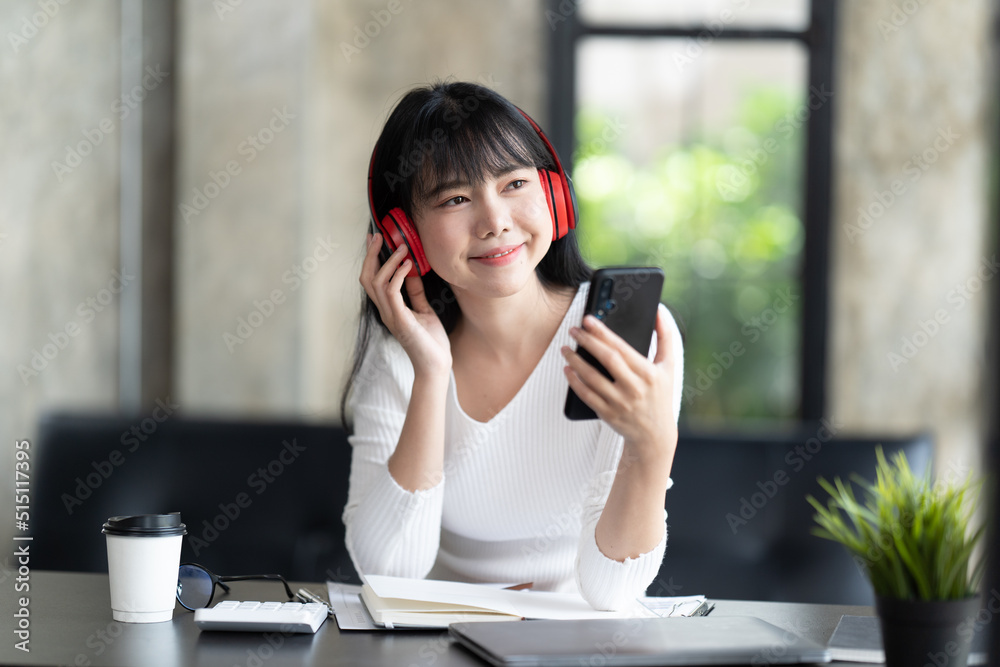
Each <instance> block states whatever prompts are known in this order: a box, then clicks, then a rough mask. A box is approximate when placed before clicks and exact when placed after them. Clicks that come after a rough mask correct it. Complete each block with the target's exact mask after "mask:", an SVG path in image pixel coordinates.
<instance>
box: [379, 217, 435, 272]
mask: <svg viewBox="0 0 1000 667" xmlns="http://www.w3.org/2000/svg"><path fill="white" fill-rule="evenodd" d="M376 226H377V227H378V229H379V231H380V232H381V233H382V238H383V239H384V240H385V244H386V245H387V246H389V250H390V251H395V250H396V248H398V247H399V246H401V245H405V246H406V247H407V250H408V251H409V252H408V253H407V256H408V257H409V258H410V260H411V261H412V262H413V266H411V267H410V272H409V273H408V274H407V275H409V276H414V277H416V276H423V275H425V274H426V273H427V272H428V271H430V270H431V265H430V264H429V263H428V262H427V257H426V256H425V255H424V246H423V244H422V243H420V237H419V236H418V235H417V228H416V227H414V225H413V222H412V221H411V220H410V218H409V217H408V216H407V215H406V213H404V212H403V209H401V208H398V207H397V208H394V209H392V210H391V211H389V212H388V213H387V214H386V215H385V217H384V218H382V219H381V220H377V221H376Z"/></svg>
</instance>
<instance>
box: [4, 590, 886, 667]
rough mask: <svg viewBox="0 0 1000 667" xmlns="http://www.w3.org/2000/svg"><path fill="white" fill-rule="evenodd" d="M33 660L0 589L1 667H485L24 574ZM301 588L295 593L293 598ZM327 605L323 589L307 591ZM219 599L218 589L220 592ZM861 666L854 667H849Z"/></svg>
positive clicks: (788, 609)
mask: <svg viewBox="0 0 1000 667" xmlns="http://www.w3.org/2000/svg"><path fill="white" fill-rule="evenodd" d="M30 577H31V578H30V584H31V590H30V592H29V593H28V595H30V598H31V603H30V607H29V609H30V612H31V616H30V618H31V626H30V632H31V639H30V648H31V652H30V653H25V652H23V651H20V650H18V649H16V648H15V647H14V644H15V642H16V641H17V638H16V637H15V635H14V633H13V630H14V623H13V621H14V618H13V613H14V611H15V609H16V607H15V604H16V603H15V598H16V597H20V596H21V595H24V594H23V593H15V592H14V580H13V578H12V577H11V578H8V579H7V580H6V581H4V582H2V583H0V586H2V588H3V592H2V594H0V617H2V619H3V620H2V627H3V632H0V638H2V639H0V641H2V645H0V665H121V666H128V667H157V666H159V665H163V666H170V667H174V666H178V665H183V666H185V667H189V666H192V665H205V666H206V667H207V666H211V667H219V666H225V667H229V666H230V665H237V666H241V667H265V666H266V667H282V666H284V665H350V666H351V667H359V666H361V665H378V666H383V665H384V666H395V665H400V666H402V667H409V666H411V665H416V666H419V667H431V666H434V667H438V666H445V667H450V666H453V665H466V666H472V665H476V666H482V665H483V664H485V663H483V662H481V661H479V660H478V659H477V658H476V657H474V656H473V655H472V654H470V653H468V652H466V651H465V650H464V649H462V648H461V647H459V646H454V645H452V642H451V640H450V639H449V637H448V635H447V633H445V632H440V631H432V632H431V631H428V632H424V631H397V632H343V633H342V632H340V630H339V629H338V628H337V623H336V621H335V620H334V619H332V618H331V619H329V620H328V621H327V622H326V623H324V624H323V626H322V627H321V628H320V629H319V632H317V633H316V634H315V635H281V634H278V633H261V634H258V633H236V632H201V631H200V630H199V629H198V628H197V626H195V624H194V618H193V617H194V614H193V613H192V612H189V611H186V610H184V609H182V608H181V607H180V606H179V605H178V606H177V608H176V610H175V612H174V618H173V621H171V622H169V623H150V624H128V623H118V622H117V621H114V620H113V619H112V618H111V602H110V594H109V591H108V577H107V575H103V574H87V573H79V572H51V571H37V572H31V575H30ZM300 585H303V584H294V583H293V584H292V588H293V590H295V589H297V588H298V587H299V586H300ZM304 585H305V586H306V587H307V588H309V589H310V590H312V591H314V592H317V593H321V594H322V595H323V597H326V586H325V585H323V584H304ZM231 586H232V593H231V596H230V599H243V600H265V599H276V595H278V594H279V593H280V592H281V587H280V585H279V584H276V583H274V582H257V581H247V582H235V583H233V584H231ZM219 592H220V593H221V590H220V591H219ZM712 613H713V614H719V615H723V614H725V615H746V616H756V617H758V618H761V619H763V620H765V621H768V622H769V623H772V624H774V625H776V626H778V627H781V628H784V629H786V630H790V631H792V632H794V633H796V634H798V635H801V636H803V637H807V638H809V639H812V640H813V641H816V642H819V643H822V644H825V643H826V641H827V640H828V639H829V637H830V635H831V634H832V633H833V629H834V628H835V627H836V625H837V622H838V621H839V620H840V616H841V615H842V614H856V615H870V614H871V613H872V609H871V607H851V606H841V605H815V604H793V603H785V602H744V601H737V600H720V601H717V606H716V609H715V611H714V612H712ZM854 664H857V663H854Z"/></svg>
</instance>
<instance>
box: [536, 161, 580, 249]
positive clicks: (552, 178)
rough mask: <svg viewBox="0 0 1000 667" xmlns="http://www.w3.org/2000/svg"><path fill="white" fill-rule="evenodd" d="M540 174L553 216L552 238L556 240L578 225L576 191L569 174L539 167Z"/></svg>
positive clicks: (546, 199)
mask: <svg viewBox="0 0 1000 667" xmlns="http://www.w3.org/2000/svg"><path fill="white" fill-rule="evenodd" d="M538 175H539V178H540V180H541V183H542V190H544V191H545V201H546V203H547V204H548V206H549V213H550V214H551V216H552V240H553V241H556V240H558V239H561V238H562V237H564V236H566V234H567V232H569V230H571V229H574V228H575V227H576V192H575V191H574V190H573V182H572V181H570V180H569V176H566V177H565V178H564V177H563V176H562V175H561V174H559V173H558V172H555V171H549V170H547V169H539V170H538Z"/></svg>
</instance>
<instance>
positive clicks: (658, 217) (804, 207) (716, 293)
mask: <svg viewBox="0 0 1000 667" xmlns="http://www.w3.org/2000/svg"><path fill="white" fill-rule="evenodd" d="M829 4H832V3H829ZM569 8H572V9H573V11H567V9H569ZM810 10H811V11H810ZM817 11H818V13H817ZM831 13H832V9H831V8H830V7H826V6H824V7H820V8H819V9H818V10H817V8H816V6H813V7H812V8H810V6H809V4H808V3H807V2H805V1H804V0H771V1H770V2H757V3H754V4H753V5H750V3H747V2H745V0H731V1H726V2H714V3H694V2H689V3H654V2H651V1H648V0H646V1H643V0H615V1H613V2H612V1H609V0H588V1H587V2H582V3H579V4H572V5H568V4H567V3H565V2H564V3H558V4H557V3H553V4H551V5H550V6H549V8H548V11H547V13H546V17H547V19H548V21H549V25H550V26H551V27H552V28H553V30H552V36H553V38H552V54H551V55H552V71H551V72H550V75H551V77H552V79H551V80H552V81H553V82H556V85H554V86H552V104H551V106H550V114H551V122H550V125H551V126H552V127H553V128H560V132H561V133H562V134H559V133H557V134H556V136H555V137H554V139H555V141H556V144H557V147H559V148H561V149H562V152H563V154H564V155H565V154H569V155H571V158H570V159H569V160H566V161H565V162H568V163H570V164H572V165H573V166H572V167H569V166H568V168H570V169H571V170H572V174H573V178H574V183H575V185H576V190H577V196H578V200H579V204H580V225H579V229H578V231H579V237H580V242H581V246H582V248H583V251H584V254H585V256H586V257H587V258H588V259H589V260H590V261H591V262H592V263H593V264H595V265H598V266H607V265H615V264H632V265H638V264H650V265H656V266H660V267H662V268H663V270H664V273H665V274H666V282H665V287H664V294H663V297H664V301H665V302H666V303H668V304H669V305H670V306H671V308H672V309H673V310H674V312H675V314H676V315H677V317H678V319H679V320H681V321H682V322H683V325H684V327H685V329H686V333H687V340H686V355H685V357H686V359H685V361H686V368H685V389H684V397H683V400H684V410H683V411H682V414H683V415H684V418H685V419H686V420H687V421H688V422H689V423H695V422H718V421H722V420H749V419H765V420H784V419H795V418H805V419H816V418H819V417H820V416H822V411H823V382H824V375H825V368H824V366H825V364H824V357H825V345H826V341H825V336H826V332H825V329H826V323H825V319H826V317H825V313H826V275H825V267H826V255H825V253H826V243H825V236H826V230H827V229H828V227H829V220H828V213H827V211H826V210H825V208H826V204H825V203H821V202H826V201H828V200H829V143H830V137H829V134H830V133H829V127H830V118H831V116H830V108H831V106H832V105H831V104H830V99H831V95H832V94H831V93H830V91H831V88H830V85H829V81H830V76H831V72H830V69H831V67H830V65H831V63H832V53H831V45H832V35H831V34H830V32H831V26H832V19H833V17H832V15H831ZM692 26H693V27H692ZM563 128H571V131H572V134H570V133H568V132H566V131H565V129H563ZM567 146H569V147H572V148H574V149H575V150H572V151H571V152H568V151H567V150H566V148H567Z"/></svg>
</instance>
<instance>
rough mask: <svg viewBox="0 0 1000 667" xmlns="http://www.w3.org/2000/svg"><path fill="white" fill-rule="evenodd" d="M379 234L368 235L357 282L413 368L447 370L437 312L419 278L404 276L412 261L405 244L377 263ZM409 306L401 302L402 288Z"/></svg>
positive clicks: (448, 349)
mask: <svg viewBox="0 0 1000 667" xmlns="http://www.w3.org/2000/svg"><path fill="white" fill-rule="evenodd" d="M381 247H382V235H381V234H375V235H374V236H372V235H371V234H369V235H368V250H367V252H366V253H365V260H364V263H363V264H362V266H361V285H362V286H363V287H364V288H365V292H367V293H368V296H369V298H371V300H372V301H373V302H374V303H375V306H376V307H377V308H378V312H379V315H381V317H382V322H384V323H385V325H386V327H388V328H389V331H390V332H391V333H392V335H393V336H394V337H395V338H396V340H397V341H399V344H400V345H402V346H403V349H404V350H405V351H406V354H407V356H409V357H410V362H411V363H412V364H413V370H414V372H415V373H417V374H418V375H419V374H421V373H448V372H450V371H451V342H450V341H449V340H448V334H446V333H445V330H444V326H443V325H442V324H441V320H440V319H439V318H438V316H437V313H435V312H434V309H433V308H431V305H430V303H428V301H427V295H426V294H424V283H423V281H422V280H421V279H420V278H419V277H408V276H407V274H408V273H409V272H410V268H411V265H412V263H413V262H412V260H410V259H404V258H405V257H406V250H407V248H406V246H405V245H402V246H400V247H398V248H396V251H395V252H393V253H392V255H390V256H389V259H388V260H386V262H385V264H383V265H382V266H379V259H378V254H379V250H380V249H381ZM404 282H405V283H406V292H407V294H408V295H409V297H410V304H411V306H412V308H408V307H407V306H406V303H405V302H404V301H403V294H402V287H403V283H404Z"/></svg>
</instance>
